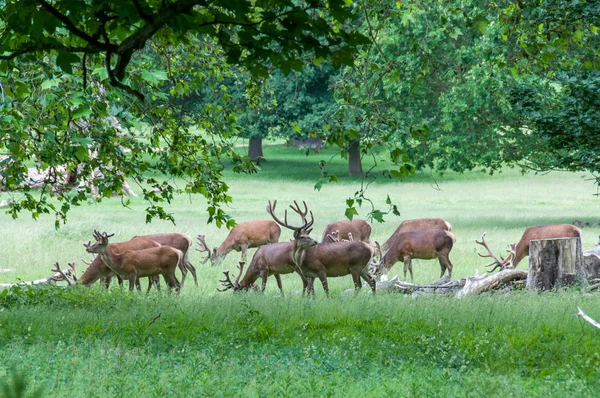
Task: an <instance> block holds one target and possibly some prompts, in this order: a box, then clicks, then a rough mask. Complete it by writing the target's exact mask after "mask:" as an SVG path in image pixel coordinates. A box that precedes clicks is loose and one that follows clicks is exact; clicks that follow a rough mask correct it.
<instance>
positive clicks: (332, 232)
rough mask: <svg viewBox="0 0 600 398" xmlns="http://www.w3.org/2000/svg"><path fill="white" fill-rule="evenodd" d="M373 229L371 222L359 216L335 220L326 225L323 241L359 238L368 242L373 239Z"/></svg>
mask: <svg viewBox="0 0 600 398" xmlns="http://www.w3.org/2000/svg"><path fill="white" fill-rule="evenodd" d="M371 230H372V228H371V224H369V223H368V222H366V221H364V220H359V219H358V218H355V219H353V220H342V221H338V222H333V223H331V224H328V225H327V227H325V231H324V232H323V237H322V238H321V242H322V243H325V242H340V241H344V240H359V241H362V242H367V243H368V242H369V241H370V239H371ZM336 231H337V235H336ZM336 238H337V239H336Z"/></svg>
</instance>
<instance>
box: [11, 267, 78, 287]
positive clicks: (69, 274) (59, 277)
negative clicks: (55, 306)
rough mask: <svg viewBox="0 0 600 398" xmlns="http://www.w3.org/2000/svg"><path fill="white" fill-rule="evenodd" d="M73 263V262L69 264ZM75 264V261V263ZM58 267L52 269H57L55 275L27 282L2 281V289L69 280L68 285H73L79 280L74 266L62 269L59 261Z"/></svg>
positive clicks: (53, 283) (52, 283)
mask: <svg viewBox="0 0 600 398" xmlns="http://www.w3.org/2000/svg"><path fill="white" fill-rule="evenodd" d="M69 265H71V264H69ZM73 265H74V263H73ZM55 267H56V269H53V270H52V271H56V273H55V274H54V275H51V276H49V277H47V278H43V279H36V280H34V281H26V282H16V283H0V290H4V289H10V288H12V287H16V286H36V285H55V284H56V282H63V281H64V282H67V285H72V284H73V283H75V282H76V281H77V275H76V273H75V270H74V268H71V269H67V270H65V271H63V270H61V269H60V267H59V266H58V263H56V264H55ZM71 280H72V281H71Z"/></svg>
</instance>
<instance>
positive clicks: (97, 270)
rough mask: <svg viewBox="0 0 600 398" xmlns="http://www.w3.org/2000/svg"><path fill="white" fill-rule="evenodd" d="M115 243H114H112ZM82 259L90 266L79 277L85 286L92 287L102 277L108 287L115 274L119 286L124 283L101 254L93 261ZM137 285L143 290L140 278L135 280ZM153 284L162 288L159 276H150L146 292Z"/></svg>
mask: <svg viewBox="0 0 600 398" xmlns="http://www.w3.org/2000/svg"><path fill="white" fill-rule="evenodd" d="M113 244H114V243H111V245H113ZM150 247H156V246H150ZM82 261H83V263H84V264H86V265H87V266H88V268H87V269H86V270H85V271H84V272H83V274H82V275H81V277H80V278H79V282H80V283H81V284H82V285H83V286H85V287H90V286H91V285H92V284H93V283H94V282H96V281H97V280H99V279H102V280H104V283H105V286H106V288H107V289H108V288H109V287H110V283H111V281H112V278H113V277H114V276H116V277H117V279H118V281H119V286H122V285H123V279H121V277H120V276H118V275H116V274H115V273H114V271H113V270H112V269H110V268H108V266H107V265H106V263H105V262H104V261H103V260H102V257H101V256H96V257H95V258H94V260H92V261H91V262H90V261H85V260H82ZM135 285H136V287H137V288H138V290H141V287H140V280H139V279H138V280H136V281H135ZM152 285H156V288H157V289H158V290H160V280H159V278H158V276H152V277H149V278H148V290H147V291H146V292H149V291H150V289H151V288H152Z"/></svg>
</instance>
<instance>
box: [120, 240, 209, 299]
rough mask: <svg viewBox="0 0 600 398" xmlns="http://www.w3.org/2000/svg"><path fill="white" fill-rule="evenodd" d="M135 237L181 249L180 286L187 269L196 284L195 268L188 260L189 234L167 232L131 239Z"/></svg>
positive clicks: (190, 244)
mask: <svg viewBox="0 0 600 398" xmlns="http://www.w3.org/2000/svg"><path fill="white" fill-rule="evenodd" d="M136 239H150V240H152V241H154V242H156V243H159V244H161V245H163V246H171V247H173V248H175V249H178V250H181V252H182V253H183V261H182V262H181V264H180V271H181V287H183V284H184V282H185V278H186V276H187V273H188V271H189V272H191V273H192V277H193V278H194V284H195V285H196V286H198V278H197V277H196V268H194V266H193V265H192V263H191V262H190V256H189V251H190V249H191V248H192V243H193V241H192V238H191V237H190V236H189V235H185V234H180V233H168V234H152V235H142V236H134V237H133V238H132V240H136Z"/></svg>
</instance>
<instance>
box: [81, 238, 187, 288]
mask: <svg viewBox="0 0 600 398" xmlns="http://www.w3.org/2000/svg"><path fill="white" fill-rule="evenodd" d="M113 235H114V234H111V235H107V234H106V232H104V233H102V234H101V233H99V232H98V231H94V238H95V239H96V243H94V244H91V242H88V243H87V244H86V243H84V244H83V245H84V246H85V248H86V251H87V252H88V253H97V254H99V255H100V256H102V260H103V261H104V262H105V263H106V265H107V266H108V267H109V268H110V269H112V270H113V271H114V272H115V273H116V274H117V275H119V276H120V277H121V278H123V279H126V280H128V281H129V290H133V287H134V285H135V281H136V279H137V278H141V277H149V276H154V275H162V276H163V277H164V278H165V282H166V284H167V286H168V287H169V289H170V290H172V289H175V290H177V291H178V292H179V288H180V285H179V281H178V280H177V278H176V277H175V270H176V269H177V267H178V266H179V264H180V263H181V262H182V261H183V253H182V252H181V250H178V249H175V248H172V247H170V246H158V247H152V248H148V249H142V250H128V251H124V252H123V253H118V252H117V251H115V250H113V249H112V248H111V247H110V246H109V244H108V238H110V237H111V236H113Z"/></svg>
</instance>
